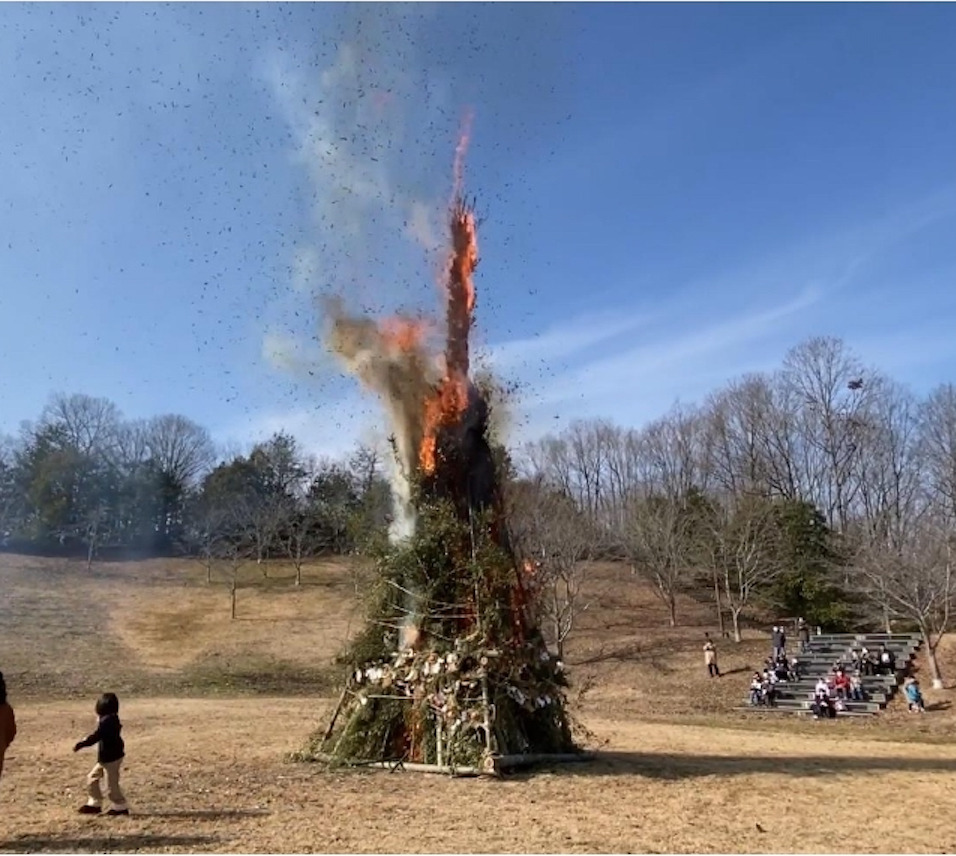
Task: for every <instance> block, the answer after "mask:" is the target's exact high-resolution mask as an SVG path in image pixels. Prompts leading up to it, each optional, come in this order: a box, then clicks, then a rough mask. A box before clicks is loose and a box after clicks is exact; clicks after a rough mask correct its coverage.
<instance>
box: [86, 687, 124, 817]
mask: <svg viewBox="0 0 956 856" xmlns="http://www.w3.org/2000/svg"><path fill="white" fill-rule="evenodd" d="M96 715H97V716H98V717H99V721H98V722H97V724H96V731H94V732H93V733H92V734H91V735H90V736H89V737H86V738H85V739H83V740H81V741H80V742H79V743H77V744H76V745H75V746H74V747H73V751H74V752H79V751H80V749H85V748H86V747H87V746H92V745H94V744H97V750H96V765H95V766H94V767H93V769H92V770H90V773H89V775H88V776H87V777H86V785H87V794H88V795H89V797H88V799H87V801H86V805H83V806H80V809H79V811H80V814H99V813H100V812H101V811H102V810H103V791H102V790H101V789H100V779H102V778H103V776H104V775H105V776H106V787H107V793H108V796H109V800H110V802H111V803H112V804H113V807H112V808H111V809H110V810H109V811H108V812H106V813H107V814H108V815H112V816H116V815H121V814H129V808H128V807H127V805H126V797H124V796H123V792H122V791H121V790H120V781H119V780H120V766H121V765H122V763H123V758H124V757H126V746H125V744H124V743H123V738H122V737H120V731H122V729H123V726H122V724H121V723H120V719H119V699H118V698H117V697H116V695H115V694H114V693H103V695H101V696H100V698H99V700H98V701H97V702H96Z"/></svg>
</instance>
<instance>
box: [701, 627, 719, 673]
mask: <svg viewBox="0 0 956 856" xmlns="http://www.w3.org/2000/svg"><path fill="white" fill-rule="evenodd" d="M704 639H705V640H706V641H705V642H704V665H705V666H707V674H708V675H710V676H711V677H712V678H719V677H720V667H719V666H718V665H717V648H716V646H715V645H714V643H713V642H712V641H711V639H710V634H709V633H705V634H704Z"/></svg>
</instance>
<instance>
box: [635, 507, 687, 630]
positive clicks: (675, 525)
mask: <svg viewBox="0 0 956 856" xmlns="http://www.w3.org/2000/svg"><path fill="white" fill-rule="evenodd" d="M694 529H695V521H694V520H693V516H692V514H691V513H690V511H689V509H688V508H687V506H686V505H685V504H683V503H682V502H680V501H679V500H675V499H672V498H671V497H667V496H660V495H656V496H653V495H652V496H648V497H637V496H635V497H632V499H631V501H630V502H629V503H628V505H627V518H626V522H625V525H624V527H623V528H622V531H621V546H622V548H623V551H624V554H625V555H626V556H627V557H628V560H629V561H630V563H631V568H632V570H633V571H634V573H636V574H637V575H638V576H640V577H642V578H644V579H645V580H647V581H648V582H650V583H651V585H652V587H653V591H654V594H655V595H657V597H658V598H659V599H660V601H661V602H662V603H663V604H664V605H665V606H666V607H667V615H668V621H669V623H670V625H671V627H676V626H677V595H678V594H679V592H680V591H681V590H682V589H683V588H684V586H685V585H686V584H687V582H688V580H689V578H690V571H691V568H692V566H693V564H692V558H691V557H692V555H693V551H694V547H695V544H694V542H693V537H694Z"/></svg>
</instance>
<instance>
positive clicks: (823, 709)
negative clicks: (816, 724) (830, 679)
mask: <svg viewBox="0 0 956 856" xmlns="http://www.w3.org/2000/svg"><path fill="white" fill-rule="evenodd" d="M810 710H812V711H813V718H814V719H820V718H823V719H833V718H834V717H836V707H834V704H833V700H832V699H831V698H830V687H829V685H828V684H827V682H826V681H825V680H824V679H823V678H820V680H818V681H817V685H816V687H815V688H814V691H813V703H812V704H811V705H810Z"/></svg>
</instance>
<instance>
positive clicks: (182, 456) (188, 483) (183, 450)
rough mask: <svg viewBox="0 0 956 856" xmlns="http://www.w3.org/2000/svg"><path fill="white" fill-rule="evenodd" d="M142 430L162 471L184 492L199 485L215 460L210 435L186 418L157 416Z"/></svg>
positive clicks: (146, 442) (148, 447)
mask: <svg viewBox="0 0 956 856" xmlns="http://www.w3.org/2000/svg"><path fill="white" fill-rule="evenodd" d="M140 430H141V431H142V432H143V434H144V440H145V445H146V447H147V449H148V450H149V454H150V456H151V457H152V458H153V459H154V460H155V461H156V463H157V466H158V467H159V469H160V471H161V472H162V473H164V474H165V475H167V476H168V477H169V478H170V479H172V480H173V481H174V482H175V483H176V484H177V485H180V486H181V488H182V489H185V488H187V487H192V486H193V485H195V484H196V483H197V481H198V480H199V478H200V477H201V476H202V475H203V474H205V473H206V472H207V471H208V470H209V468H210V467H211V466H212V464H213V462H214V460H215V457H216V453H215V447H214V446H213V442H212V439H211V438H210V436H209V432H208V431H207V430H206V429H205V428H203V427H202V426H201V425H197V424H196V423H195V422H193V421H192V420H190V419H187V418H186V417H185V416H177V415H176V414H167V415H165V416H156V417H154V418H152V419H150V420H149V422H147V423H146V424H145V425H144V426H142V428H141V429H140Z"/></svg>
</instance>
